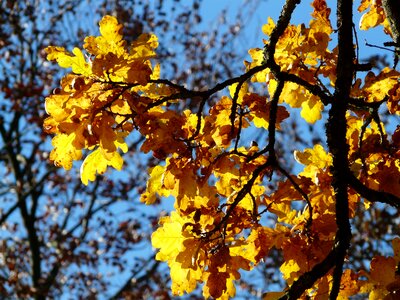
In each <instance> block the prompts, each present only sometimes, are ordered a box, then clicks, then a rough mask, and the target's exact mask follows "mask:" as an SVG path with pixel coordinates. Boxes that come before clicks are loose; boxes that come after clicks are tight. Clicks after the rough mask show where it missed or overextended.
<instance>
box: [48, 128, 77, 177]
mask: <svg viewBox="0 0 400 300" xmlns="http://www.w3.org/2000/svg"><path fill="white" fill-rule="evenodd" d="M77 140H79V137H78V136H77V135H76V134H75V132H72V133H70V134H58V135H56V136H55V137H54V138H53V140H52V141H51V144H52V145H53V147H54V149H53V150H52V151H51V153H50V160H52V161H54V164H55V165H56V166H62V167H63V168H64V169H65V170H69V169H71V167H72V161H73V160H79V159H81V157H82V150H81V149H82V147H80V143H79V141H77Z"/></svg>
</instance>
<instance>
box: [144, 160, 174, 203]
mask: <svg viewBox="0 0 400 300" xmlns="http://www.w3.org/2000/svg"><path fill="white" fill-rule="evenodd" d="M164 172H165V167H163V166H155V167H154V168H152V169H150V170H149V175H150V178H149V179H148V180H147V185H146V192H144V193H143V194H142V195H141V196H140V201H142V202H144V203H146V204H152V203H154V201H156V199H157V197H156V194H158V195H160V196H168V195H169V193H168V192H167V191H166V190H164V189H163V177H164Z"/></svg>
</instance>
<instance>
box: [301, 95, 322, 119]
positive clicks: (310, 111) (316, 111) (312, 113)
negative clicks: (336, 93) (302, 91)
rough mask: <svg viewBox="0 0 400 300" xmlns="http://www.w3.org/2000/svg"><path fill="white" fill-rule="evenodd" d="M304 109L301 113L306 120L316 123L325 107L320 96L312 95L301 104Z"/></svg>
mask: <svg viewBox="0 0 400 300" xmlns="http://www.w3.org/2000/svg"><path fill="white" fill-rule="evenodd" d="M301 107H302V110H301V113H300V115H301V116H302V118H303V119H304V120H306V121H307V122H308V123H310V124H314V123H315V122H316V121H318V120H319V119H321V111H322V110H323V108H324V105H323V103H322V102H321V101H320V100H319V98H318V97H316V96H314V95H311V97H310V98H309V99H308V100H307V101H304V102H303V103H302V104H301Z"/></svg>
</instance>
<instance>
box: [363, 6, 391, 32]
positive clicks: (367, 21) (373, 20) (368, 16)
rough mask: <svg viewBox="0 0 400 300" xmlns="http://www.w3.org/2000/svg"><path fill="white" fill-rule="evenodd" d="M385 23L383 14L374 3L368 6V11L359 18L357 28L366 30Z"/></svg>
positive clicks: (381, 9) (380, 8)
mask: <svg viewBox="0 0 400 300" xmlns="http://www.w3.org/2000/svg"><path fill="white" fill-rule="evenodd" d="M384 21H385V14H384V11H383V8H382V7H381V6H377V4H376V1H373V3H372V4H371V6H370V10H369V11H368V12H366V13H364V14H363V15H362V16H361V19H360V24H359V27H360V29H361V30H367V29H369V28H373V27H376V26H378V25H379V24H382V23H383V22H384Z"/></svg>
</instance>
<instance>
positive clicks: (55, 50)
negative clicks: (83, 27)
mask: <svg viewBox="0 0 400 300" xmlns="http://www.w3.org/2000/svg"><path fill="white" fill-rule="evenodd" d="M45 51H46V53H47V59H48V60H55V61H57V63H58V64H59V65H60V67H62V68H72V72H74V73H75V74H80V75H85V76H89V75H91V74H92V69H91V65H90V64H89V63H88V62H86V60H85V57H84V56H83V53H82V51H81V50H80V49H79V48H74V49H73V50H72V53H73V54H75V56H73V55H71V54H70V53H69V52H67V51H66V50H65V49H64V48H63V47H54V46H49V47H47V48H46V49H45Z"/></svg>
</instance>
